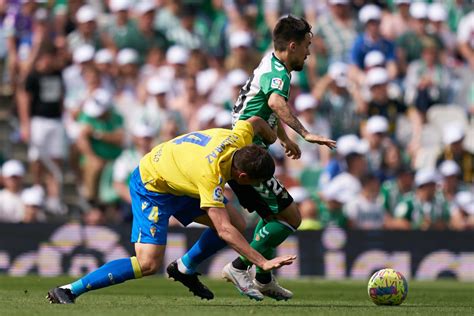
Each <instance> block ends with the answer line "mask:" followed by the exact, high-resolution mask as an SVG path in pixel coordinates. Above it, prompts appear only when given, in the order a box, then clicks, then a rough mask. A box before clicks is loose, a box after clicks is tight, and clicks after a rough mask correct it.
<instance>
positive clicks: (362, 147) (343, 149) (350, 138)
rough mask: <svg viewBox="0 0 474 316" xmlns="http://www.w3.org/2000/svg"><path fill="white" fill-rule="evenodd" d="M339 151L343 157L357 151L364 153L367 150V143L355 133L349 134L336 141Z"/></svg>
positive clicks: (357, 152)
mask: <svg viewBox="0 0 474 316" xmlns="http://www.w3.org/2000/svg"><path fill="white" fill-rule="evenodd" d="M336 145H337V147H336V150H337V153H338V154H339V155H341V156H343V157H345V156H347V155H349V154H352V153H355V154H361V155H362V154H364V153H365V152H366V151H367V148H366V144H365V143H362V142H361V140H360V138H359V137H357V136H356V135H354V134H347V135H344V136H341V137H339V138H338V140H337V142H336Z"/></svg>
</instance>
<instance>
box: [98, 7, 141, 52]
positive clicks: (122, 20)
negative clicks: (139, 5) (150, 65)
mask: <svg viewBox="0 0 474 316" xmlns="http://www.w3.org/2000/svg"><path fill="white" fill-rule="evenodd" d="M109 8H110V11H111V12H112V14H113V17H112V19H111V20H110V24H109V25H108V26H107V27H106V28H105V30H104V33H102V37H103V38H102V41H103V43H104V44H105V46H106V47H108V48H109V49H112V50H114V51H118V50H120V49H123V48H136V44H137V41H136V40H137V38H138V28H137V24H136V23H135V21H133V20H132V19H131V18H130V10H131V9H132V1H131V0H110V1H109Z"/></svg>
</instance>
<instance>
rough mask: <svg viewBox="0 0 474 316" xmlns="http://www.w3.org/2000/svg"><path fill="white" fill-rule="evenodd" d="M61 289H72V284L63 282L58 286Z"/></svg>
mask: <svg viewBox="0 0 474 316" xmlns="http://www.w3.org/2000/svg"><path fill="white" fill-rule="evenodd" d="M60 288H61V289H68V290H71V289H72V286H71V284H65V285H63V286H60Z"/></svg>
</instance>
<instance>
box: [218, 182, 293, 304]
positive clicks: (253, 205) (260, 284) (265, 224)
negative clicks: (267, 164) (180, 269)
mask: <svg viewBox="0 0 474 316" xmlns="http://www.w3.org/2000/svg"><path fill="white" fill-rule="evenodd" d="M231 187H232V189H233V190H234V192H235V193H236V194H237V197H238V198H239V201H240V202H241V203H242V205H244V206H245V207H247V209H249V210H251V211H253V210H255V211H257V212H258V213H259V215H260V216H261V217H262V218H263V219H262V220H260V222H259V223H258V225H257V227H256V228H255V232H254V238H253V240H252V242H251V244H250V245H251V246H252V248H254V249H255V250H257V251H258V252H259V253H261V254H262V255H263V256H264V257H266V258H269V259H271V258H273V257H274V255H275V253H276V247H277V246H278V245H280V244H281V243H282V242H283V241H284V240H285V239H286V238H287V237H288V236H289V235H291V234H292V233H293V232H294V231H296V229H297V228H298V226H299V225H300V223H301V216H300V214H299V211H298V208H297V206H296V204H295V203H293V199H292V197H291V196H290V195H289V193H288V191H287V190H286V189H285V188H284V187H283V186H282V185H281V184H280V183H279V182H278V181H277V180H276V179H275V178H272V179H270V180H269V181H268V182H267V183H265V184H262V185H261V186H260V187H258V188H254V189H255V192H256V193H257V194H258V196H257V197H256V196H255V193H252V192H248V187H247V189H243V188H239V187H238V186H235V185H232V184H231ZM248 197H251V198H250V199H249V198H248ZM251 265H252V264H251V263H250V261H248V260H247V259H246V258H245V257H242V256H240V257H238V258H236V259H235V260H234V261H233V262H232V264H229V265H227V266H226V267H225V268H224V271H223V274H224V275H227V276H229V275H235V276H237V275H241V279H243V280H244V281H245V280H246V279H247V276H246V275H244V272H245V271H246V270H247V269H248V268H249V267H250V266H251ZM255 281H256V282H255V284H256V285H257V286H256V289H258V290H263V292H265V293H264V294H273V295H267V296H270V297H272V298H275V299H288V298H291V297H292V293H291V292H290V291H288V290H286V289H284V288H282V287H281V286H279V285H278V283H277V282H276V280H275V278H274V276H273V275H272V273H271V272H266V271H263V270H261V269H259V268H257V273H256V280H255ZM234 284H235V283H234ZM240 285H242V286H239V285H238V284H236V286H238V288H239V290H240V288H246V287H249V286H250V284H246V283H245V282H242V283H241V284H240ZM277 290H278V291H277Z"/></svg>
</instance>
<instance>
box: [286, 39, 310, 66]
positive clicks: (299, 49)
mask: <svg viewBox="0 0 474 316" xmlns="http://www.w3.org/2000/svg"><path fill="white" fill-rule="evenodd" d="M311 38H312V35H311V34H310V33H307V34H306V35H305V38H304V40H302V41H301V42H300V43H295V46H294V49H293V50H292V55H293V58H292V62H291V68H292V69H293V70H296V71H301V70H303V66H304V62H305V60H306V58H307V57H308V56H309V55H310V52H309V47H310V45H311Z"/></svg>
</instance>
